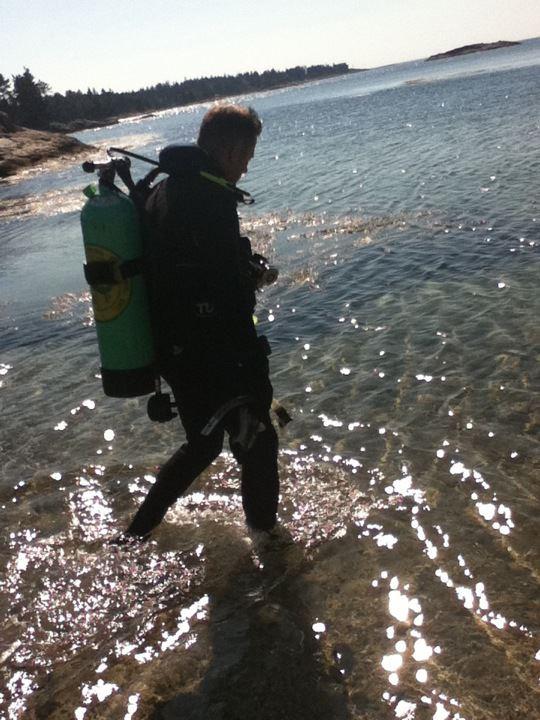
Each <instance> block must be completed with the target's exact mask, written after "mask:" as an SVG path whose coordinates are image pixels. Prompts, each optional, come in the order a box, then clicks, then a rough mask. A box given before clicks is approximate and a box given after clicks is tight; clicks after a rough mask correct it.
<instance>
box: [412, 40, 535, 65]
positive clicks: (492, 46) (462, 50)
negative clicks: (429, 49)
mask: <svg viewBox="0 0 540 720" xmlns="http://www.w3.org/2000/svg"><path fill="white" fill-rule="evenodd" d="M513 45H521V43H520V42H518V41H514V40H499V41H498V42H492V43H476V44H475V45H463V47H459V48H455V49H454V50H448V52H443V53H437V55H431V56H430V57H428V58H426V62H428V61H429V60H442V59H444V58H451V57H457V56H458V55H470V54H471V53H475V52H484V51H485V50H499V48H505V47H512V46H513Z"/></svg>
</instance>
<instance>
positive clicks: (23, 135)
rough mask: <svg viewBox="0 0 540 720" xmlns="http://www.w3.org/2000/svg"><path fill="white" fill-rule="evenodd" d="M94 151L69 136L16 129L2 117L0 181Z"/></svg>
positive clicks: (0, 128)
mask: <svg viewBox="0 0 540 720" xmlns="http://www.w3.org/2000/svg"><path fill="white" fill-rule="evenodd" d="M91 149H92V146H91V145H85V144H84V143H82V142H81V141H80V140H77V139H76V138H74V137H70V136H69V135H63V134H61V133H54V132H46V131H43V130H30V129H29V128H25V127H20V126H19V125H14V124H13V123H12V122H10V121H9V119H8V118H7V116H6V115H5V114H4V113H0V178H6V177H8V176H9V175H15V174H16V173H18V172H19V171H20V170H24V169H26V168H29V167H32V166H33V165H36V164H37V163H40V162H43V161H44V160H50V159H53V158H60V157H62V156H71V157H72V156H73V155H77V154H80V153H83V152H88V151H89V150H91Z"/></svg>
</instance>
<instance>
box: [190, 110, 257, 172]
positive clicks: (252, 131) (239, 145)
mask: <svg viewBox="0 0 540 720" xmlns="http://www.w3.org/2000/svg"><path fill="white" fill-rule="evenodd" d="M261 130H262V123H261V121H260V119H259V116H258V115H257V113H256V112H255V110H253V108H251V107H243V106H241V105H215V106H214V107H212V108H210V110H209V111H208V112H207V113H206V115H205V116H204V118H203V120H202V123H201V128H200V131H199V139H198V141H197V143H198V145H199V147H200V148H202V149H203V150H204V151H205V152H206V153H207V154H208V155H209V156H210V157H211V158H212V160H214V162H215V163H216V164H217V165H218V167H219V169H220V170H221V173H222V175H223V177H224V178H225V180H228V181H229V182H232V183H236V182H238V180H240V178H241V177H242V175H243V174H244V173H245V172H247V167H248V164H249V161H250V160H251V158H252V157H253V155H254V153H255V146H256V144H257V138H258V137H259V135H260V134H261Z"/></svg>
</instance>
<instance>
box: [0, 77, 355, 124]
mask: <svg viewBox="0 0 540 720" xmlns="http://www.w3.org/2000/svg"><path fill="white" fill-rule="evenodd" d="M347 72H349V66H348V65H347V63H339V64H334V65H311V66H309V67H304V66H297V67H293V68H288V69H287V70H266V71H264V72H262V73H258V72H247V73H240V74H238V75H234V76H233V75H220V76H216V77H203V78H197V79H193V80H184V81H183V82H175V83H169V82H166V83H158V84H157V85H153V86H151V87H147V88H141V89H140V90H133V91H130V92H113V91H112V90H105V89H102V90H100V91H99V92H98V91H97V90H96V89H90V88H89V89H88V90H87V91H86V92H82V91H81V90H75V91H74V90H68V91H67V92H66V93H65V94H62V93H58V92H55V93H52V92H51V89H50V87H49V86H48V85H47V83H45V82H43V81H42V80H37V79H36V78H35V77H34V76H33V75H32V73H31V72H30V70H29V69H28V68H25V69H24V72H23V73H22V74H21V75H14V76H13V77H12V78H11V79H9V78H6V77H4V76H3V75H2V74H1V73H0V111H1V112H5V113H6V114H7V116H8V118H9V119H10V120H11V121H12V122H13V123H15V124H17V125H23V126H24V127H29V128H34V129H38V130H63V129H66V126H68V125H70V124H74V123H75V124H76V123H77V122H80V123H81V127H83V126H85V125H88V124H92V123H95V124H99V123H100V122H103V121H107V120H111V119H113V118H117V117H121V116H125V115H137V114H144V113H149V112H153V111H156V110H165V109H167V108H171V107H176V106H178V105H189V104H191V103H196V102H203V101H205V100H214V99H217V98H220V97H225V96H228V95H240V94H243V93H249V92H256V91H258V90H269V89H272V88H276V87H280V86H283V85H289V84H293V83H299V82H306V81H308V80H316V79H320V78H324V77H330V76H332V75H341V74H345V73H347Z"/></svg>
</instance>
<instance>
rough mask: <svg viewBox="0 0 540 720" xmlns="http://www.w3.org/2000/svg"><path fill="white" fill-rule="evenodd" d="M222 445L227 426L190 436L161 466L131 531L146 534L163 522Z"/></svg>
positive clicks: (129, 528)
mask: <svg viewBox="0 0 540 720" xmlns="http://www.w3.org/2000/svg"><path fill="white" fill-rule="evenodd" d="M222 447H223V430H220V429H218V430H216V431H215V432H213V433H212V434H211V435H210V436H209V437H203V436H202V435H200V433H198V434H197V436H195V437H188V442H186V443H185V444H184V445H182V447H181V448H180V449H179V450H178V451H177V452H175V454H174V455H173V456H172V457H171V458H170V459H169V460H167V462H166V463H165V464H164V465H162V467H161V468H160V470H159V472H158V474H157V478H156V482H155V483H154V484H153V485H152V487H151V488H150V490H149V491H148V494H147V496H146V498H145V499H144V502H143V504H142V505H141V506H140V508H139V509H138V511H137V513H136V514H135V517H134V518H133V520H132V521H131V523H130V525H129V527H128V529H127V534H128V535H133V536H137V537H143V536H145V535H147V534H148V533H149V532H151V531H152V530H153V529H154V528H155V527H156V526H157V525H159V523H160V522H161V521H162V520H163V518H164V517H165V514H166V512H167V510H168V509H169V508H170V507H171V505H173V504H174V503H175V502H176V500H177V499H178V498H179V497H180V496H181V495H183V493H184V492H185V491H186V490H187V489H188V487H189V486H190V485H191V483H192V482H193V481H194V480H195V479H196V478H197V477H198V476H199V475H200V474H201V473H202V472H203V470H205V469H206V468H207V467H208V466H209V465H210V464H211V463H212V462H213V461H214V460H215V459H216V457H217V456H218V455H219V453H220V452H221V449H222Z"/></svg>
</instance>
